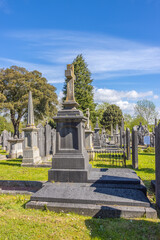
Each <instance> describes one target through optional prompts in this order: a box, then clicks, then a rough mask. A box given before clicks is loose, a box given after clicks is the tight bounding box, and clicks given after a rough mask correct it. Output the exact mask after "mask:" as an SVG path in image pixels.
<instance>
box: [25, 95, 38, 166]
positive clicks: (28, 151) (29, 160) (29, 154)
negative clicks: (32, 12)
mask: <svg viewBox="0 0 160 240" xmlns="http://www.w3.org/2000/svg"><path fill="white" fill-rule="evenodd" d="M23 131H24V141H25V142H24V150H23V160H22V166H34V165H36V164H38V163H40V162H41V157H40V153H39V148H38V139H37V133H38V128H36V127H35V125H34V112H33V102H32V93H31V91H30V92H29V99H28V116H27V125H26V128H24V129H23Z"/></svg>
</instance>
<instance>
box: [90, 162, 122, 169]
mask: <svg viewBox="0 0 160 240" xmlns="http://www.w3.org/2000/svg"><path fill="white" fill-rule="evenodd" d="M92 165H93V167H96V168H125V166H122V165H111V164H107V163H96V164H95V163H94V162H93V163H92Z"/></svg>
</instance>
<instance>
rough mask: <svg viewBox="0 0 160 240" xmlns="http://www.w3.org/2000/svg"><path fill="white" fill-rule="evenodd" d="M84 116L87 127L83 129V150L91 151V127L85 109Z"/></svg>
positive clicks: (87, 112) (88, 114) (88, 113)
mask: <svg viewBox="0 0 160 240" xmlns="http://www.w3.org/2000/svg"><path fill="white" fill-rule="evenodd" d="M86 115H87V126H86V129H85V148H86V149H87V150H92V149H93V141H92V136H93V131H92V130H91V126H90V125H89V117H90V112H89V108H87V111H86Z"/></svg>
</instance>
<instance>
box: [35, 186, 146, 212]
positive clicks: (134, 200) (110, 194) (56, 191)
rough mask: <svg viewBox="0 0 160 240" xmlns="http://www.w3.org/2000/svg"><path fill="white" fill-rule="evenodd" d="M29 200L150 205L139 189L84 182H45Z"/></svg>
mask: <svg viewBox="0 0 160 240" xmlns="http://www.w3.org/2000/svg"><path fill="white" fill-rule="evenodd" d="M31 201H40V202H59V203H76V204H98V205H118V206H138V207H150V202H149V200H148V199H147V197H146V196H145V194H144V193H143V192H142V191H140V190H137V189H124V188H105V187H93V186H88V185H86V184H85V183H84V184H79V185H77V184H75V183H68V184H67V183H64V184H63V183H47V184H45V185H44V187H43V188H42V189H40V190H39V191H37V192H36V193H34V194H33V195H32V196H31Z"/></svg>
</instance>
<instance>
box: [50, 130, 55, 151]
mask: <svg viewBox="0 0 160 240" xmlns="http://www.w3.org/2000/svg"><path fill="white" fill-rule="evenodd" d="M55 151H56V129H54V128H53V129H52V130H51V154H52V155H54V154H55Z"/></svg>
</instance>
